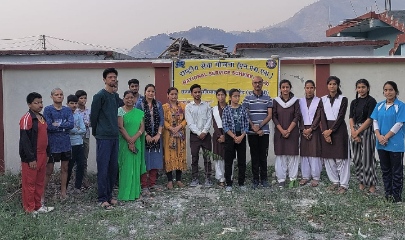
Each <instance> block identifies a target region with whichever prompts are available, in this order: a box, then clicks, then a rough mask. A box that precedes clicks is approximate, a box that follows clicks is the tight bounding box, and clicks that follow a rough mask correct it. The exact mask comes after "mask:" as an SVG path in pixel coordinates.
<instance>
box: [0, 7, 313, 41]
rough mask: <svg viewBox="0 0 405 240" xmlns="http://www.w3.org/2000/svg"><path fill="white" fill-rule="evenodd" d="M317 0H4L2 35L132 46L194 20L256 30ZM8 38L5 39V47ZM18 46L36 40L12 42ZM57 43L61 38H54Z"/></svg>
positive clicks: (185, 27) (198, 23) (195, 23)
mask: <svg viewBox="0 0 405 240" xmlns="http://www.w3.org/2000/svg"><path fill="white" fill-rule="evenodd" d="M316 1H317V0H281V1H277V0H250V1H246V0H204V1H196V0H177V1H169V0H116V1H111V0H69V1H67V0H35V1H33V0H1V9H2V11H1V14H0V23H1V24H0V39H5V38H11V39H15V38H21V37H26V36H35V35H41V34H45V35H48V36H54V37H58V38H63V39H68V40H74V41H79V42H84V43H92V44H98V45H105V46H109V47H114V48H131V47H133V46H134V45H136V44H137V43H138V42H140V41H142V40H143V39H145V38H147V37H149V36H152V35H156V34H159V33H170V32H175V31H183V30H188V29H190V28H192V27H194V26H207V27H213V28H220V29H223V30H226V31H246V30H249V31H255V30H258V29H260V28H262V27H267V26H269V25H272V24H276V23H279V22H281V21H283V20H286V19H288V18H289V17H291V16H293V15H294V14H295V13H296V12H298V11H299V10H300V9H301V8H303V7H305V6H307V5H309V4H311V3H314V2H316ZM4 42H6V41H4V40H0V46H1V48H4V46H7V45H4ZM10 42H11V41H8V46H14V48H15V47H17V46H19V45H21V46H23V44H26V45H29V44H33V42H24V43H23V42H22V41H20V42H19V43H18V44H17V43H10ZM50 42H51V43H53V44H55V45H56V46H61V45H60V42H58V41H57V40H52V39H50Z"/></svg>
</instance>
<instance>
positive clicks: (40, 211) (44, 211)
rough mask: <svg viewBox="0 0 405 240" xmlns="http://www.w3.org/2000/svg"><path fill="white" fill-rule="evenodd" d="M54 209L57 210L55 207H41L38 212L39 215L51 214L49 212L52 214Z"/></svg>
mask: <svg viewBox="0 0 405 240" xmlns="http://www.w3.org/2000/svg"><path fill="white" fill-rule="evenodd" d="M54 209H55V208H54V207H45V206H41V207H40V208H39V209H38V210H37V211H36V212H37V213H49V212H52V211H53V210H54Z"/></svg>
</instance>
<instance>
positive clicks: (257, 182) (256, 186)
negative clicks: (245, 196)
mask: <svg viewBox="0 0 405 240" xmlns="http://www.w3.org/2000/svg"><path fill="white" fill-rule="evenodd" d="M258 187H259V181H258V180H253V183H252V188H253V189H256V188H258Z"/></svg>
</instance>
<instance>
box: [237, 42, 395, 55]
mask: <svg viewBox="0 0 405 240" xmlns="http://www.w3.org/2000/svg"><path fill="white" fill-rule="evenodd" d="M389 43H390V41H388V40H363V41H335V42H333V41H330V42H300V43H237V44H236V45H235V49H234V52H236V51H239V50H243V49H267V48H269V49H273V48H311V47H314V48H316V47H352V46H372V47H374V48H380V47H382V46H385V45H388V44H389Z"/></svg>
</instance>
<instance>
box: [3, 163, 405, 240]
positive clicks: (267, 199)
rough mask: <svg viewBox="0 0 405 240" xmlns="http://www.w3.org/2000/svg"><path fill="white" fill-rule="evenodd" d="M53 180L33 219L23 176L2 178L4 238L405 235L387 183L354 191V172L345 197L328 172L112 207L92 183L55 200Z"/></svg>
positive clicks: (167, 194) (404, 218) (403, 218)
mask: <svg viewBox="0 0 405 240" xmlns="http://www.w3.org/2000/svg"><path fill="white" fill-rule="evenodd" d="M248 169H250V166H248ZM273 172H274V168H273V167H270V168H269V173H273ZM235 175H237V172H235ZM184 178H185V179H184V182H189V180H190V174H189V173H188V172H187V173H185V174H184ZM247 179H251V176H250V171H248V176H247ZM95 180H96V179H95V176H91V182H92V183H93V186H94V185H96V184H95V182H96V181H95ZM165 180H166V179H165V176H164V175H163V176H162V177H161V178H160V179H159V181H160V184H162V185H164V184H165ZM52 181H53V182H54V184H53V185H51V187H50V189H48V192H47V196H48V199H49V200H48V205H49V206H55V208H56V210H55V211H54V212H51V213H49V214H44V215H39V217H38V218H33V217H32V216H30V215H26V214H25V213H24V212H23V210H22V207H21V192H20V176H17V175H11V174H5V175H1V176H0V183H1V185H0V186H1V188H0V200H1V202H2V204H0V219H1V221H0V239H232V240H234V239H363V237H362V236H367V239H405V237H404V234H405V229H404V227H403V226H404V224H405V211H404V210H405V207H404V206H405V205H404V204H392V203H387V202H386V201H385V200H384V198H383V189H382V186H380V187H379V188H378V189H377V192H378V195H377V196H368V195H366V194H364V193H363V192H361V191H359V190H357V181H356V179H355V177H354V176H353V175H352V178H351V181H350V184H351V185H350V189H349V191H348V192H347V193H346V194H344V195H336V194H335V193H331V192H328V191H327V190H326V187H327V186H328V184H329V181H328V179H327V177H326V176H325V174H324V175H323V176H322V182H321V184H320V186H319V187H317V188H312V187H309V186H304V187H299V188H294V189H283V190H279V189H277V188H276V187H273V188H270V189H257V190H251V189H249V190H248V191H247V192H241V191H239V190H238V188H237V187H235V190H234V191H233V192H232V193H231V194H230V193H226V192H225V191H224V190H223V189H220V188H211V189H205V188H200V187H197V188H185V189H181V190H180V189H176V190H173V191H168V190H163V191H159V192H156V195H155V196H154V197H153V198H150V199H144V200H143V201H135V202H126V203H125V205H124V206H120V207H116V208H115V209H114V210H113V211H110V212H106V211H103V210H101V209H100V208H98V207H97V203H96V198H97V192H96V189H95V188H90V189H88V190H86V191H84V192H83V193H82V194H81V195H77V196H74V197H73V195H71V197H70V198H69V199H68V200H66V201H64V202H60V201H59V200H57V199H54V198H53V196H54V195H55V194H57V193H55V192H56V189H58V185H57V184H55V183H57V182H58V181H57V179H56V176H55V178H54V179H53V180H52ZM248 183H249V182H248Z"/></svg>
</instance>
